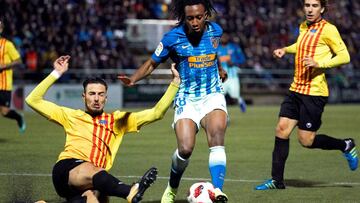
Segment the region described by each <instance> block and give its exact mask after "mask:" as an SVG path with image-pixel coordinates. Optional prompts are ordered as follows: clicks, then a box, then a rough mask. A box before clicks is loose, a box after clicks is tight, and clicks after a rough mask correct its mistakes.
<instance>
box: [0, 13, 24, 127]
mask: <svg viewBox="0 0 360 203" xmlns="http://www.w3.org/2000/svg"><path fill="white" fill-rule="evenodd" d="M3 30H4V22H3V21H2V20H0V112H1V115H3V116H4V117H6V118H9V119H14V120H16V122H17V124H18V126H19V131H20V133H24V132H25V129H26V124H25V120H24V117H23V116H22V115H21V114H19V113H17V112H16V111H15V110H12V109H10V103H11V91H12V83H13V68H14V67H15V66H16V65H19V64H21V63H22V62H21V58H20V54H19V52H18V51H17V50H16V48H15V46H14V44H13V43H12V42H11V41H9V40H7V39H5V38H4V37H2V36H1V34H2V32H3Z"/></svg>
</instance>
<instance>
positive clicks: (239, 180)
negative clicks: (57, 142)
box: [0, 173, 360, 185]
mask: <svg viewBox="0 0 360 203" xmlns="http://www.w3.org/2000/svg"><path fill="white" fill-rule="evenodd" d="M0 176H30V177H31V176H32V177H51V174H44V173H0ZM116 177H118V178H141V176H116ZM157 178H158V179H164V180H168V179H169V177H164V176H158V177H157ZM181 180H186V181H211V180H210V179H209V178H189V177H183V178H182V179H181ZM263 181H264V180H244V179H225V182H243V183H259V182H263ZM318 185H360V183H358V182H333V183H323V184H318Z"/></svg>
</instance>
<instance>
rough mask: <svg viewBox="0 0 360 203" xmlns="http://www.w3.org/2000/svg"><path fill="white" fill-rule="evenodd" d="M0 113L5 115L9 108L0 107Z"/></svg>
mask: <svg viewBox="0 0 360 203" xmlns="http://www.w3.org/2000/svg"><path fill="white" fill-rule="evenodd" d="M0 113H1V115H2V116H6V115H7V114H8V113H9V108H6V107H0Z"/></svg>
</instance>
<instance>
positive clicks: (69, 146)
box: [26, 56, 180, 203]
mask: <svg viewBox="0 0 360 203" xmlns="http://www.w3.org/2000/svg"><path fill="white" fill-rule="evenodd" d="M69 59H70V57H69V56H61V57H59V58H58V59H57V60H56V61H55V62H54V70H53V71H52V72H51V73H50V74H49V76H47V77H46V78H45V79H44V80H43V81H42V82H41V83H40V84H39V85H38V86H37V87H36V88H35V89H34V90H33V91H32V92H31V93H30V94H29V96H27V98H26V103H27V104H28V105H29V106H30V107H31V108H33V109H34V110H35V111H36V112H38V113H39V114H41V115H43V116H44V117H46V118H47V119H49V120H51V121H53V122H55V123H57V124H60V125H61V126H62V127H63V128H64V130H65V134H66V143H65V149H64V150H63V151H62V152H61V153H60V155H59V158H58V161H57V163H56V164H55V166H54V168H53V172H52V178H53V184H54V186H55V190H56V192H57V193H58V194H59V196H61V197H64V198H66V199H67V201H70V202H71V201H79V202H85V201H86V200H88V201H89V202H91V201H95V202H97V198H100V197H104V196H105V197H107V196H116V197H121V198H124V199H127V200H128V202H131V203H136V202H140V200H141V199H142V196H143V194H144V192H145V190H146V189H147V188H148V187H149V186H150V185H151V184H152V183H153V182H154V181H155V179H156V175H157V169H156V168H154V167H153V168H150V169H149V170H148V171H147V172H146V173H145V174H144V176H143V177H142V178H141V179H140V180H139V181H138V182H137V183H136V184H133V185H127V184H125V183H123V182H122V181H120V180H118V179H117V178H115V177H114V176H112V175H110V174H109V173H108V170H109V169H110V168H111V167H112V165H113V163H114V160H115V155H116V153H117V151H118V148H119V146H120V144H121V141H122V139H123V136H124V134H125V133H128V132H137V131H139V129H140V128H141V127H142V126H144V125H147V124H149V123H151V122H154V121H156V120H159V119H161V118H162V117H163V116H164V114H165V113H166V111H167V109H168V107H169V106H170V105H171V103H172V100H173V99H174V97H175V95H176V92H177V91H178V86H179V84H180V77H179V73H178V72H177V71H176V69H175V65H173V66H172V68H171V70H172V72H173V80H172V82H171V84H170V85H169V87H168V89H167V91H166V92H165V94H164V95H163V97H162V98H161V100H160V101H159V102H158V103H157V104H156V105H155V106H154V107H153V108H152V109H147V110H143V111H139V112H122V111H120V110H117V111H114V112H112V113H106V112H104V106H105V104H106V100H107V84H106V82H105V81H104V80H103V79H101V78H97V77H96V78H88V79H86V80H85V81H84V82H83V87H84V92H83V94H82V98H83V101H84V104H85V110H80V109H78V110H75V109H70V108H67V107H64V106H58V105H56V104H54V103H52V102H49V101H46V100H44V99H43V96H44V95H45V93H46V92H47V90H48V89H49V88H50V87H51V85H52V84H53V83H54V82H55V81H56V80H57V79H58V78H59V77H60V76H61V75H63V74H64V73H65V72H66V71H67V70H68V62H69ZM98 193H100V195H98ZM95 194H96V195H95Z"/></svg>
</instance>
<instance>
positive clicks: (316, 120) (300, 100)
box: [279, 91, 328, 132]
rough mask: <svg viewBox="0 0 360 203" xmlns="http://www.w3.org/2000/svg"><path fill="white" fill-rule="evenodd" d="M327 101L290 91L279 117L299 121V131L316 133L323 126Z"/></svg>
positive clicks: (319, 97) (320, 97) (325, 98)
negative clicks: (323, 115)
mask: <svg viewBox="0 0 360 203" xmlns="http://www.w3.org/2000/svg"><path fill="white" fill-rule="evenodd" d="M327 99H328V98H327V97H322V96H311V95H304V94H299V93H296V92H292V91H289V92H288V93H287V94H286V96H285V99H284V101H283V103H282V104H281V108H280V113H279V116H280V117H286V118H290V119H294V120H297V121H298V124H297V126H298V128H299V129H302V130H308V131H313V132H315V131H317V130H319V128H320V126H321V115H322V113H323V112H324V107H325V104H326V103H327Z"/></svg>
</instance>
